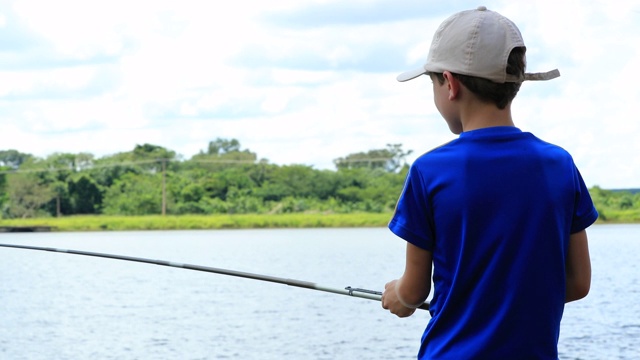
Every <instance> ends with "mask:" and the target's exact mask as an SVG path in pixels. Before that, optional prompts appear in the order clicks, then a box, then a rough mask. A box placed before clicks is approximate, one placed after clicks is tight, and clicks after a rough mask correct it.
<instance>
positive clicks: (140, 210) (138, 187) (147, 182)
mask: <svg viewBox="0 0 640 360" xmlns="http://www.w3.org/2000/svg"><path fill="white" fill-rule="evenodd" d="M161 181H162V180H161V177H160V175H158V174H133V173H127V174H124V175H123V176H122V177H121V178H119V179H117V180H116V181H115V182H114V183H113V185H112V186H111V187H109V188H108V189H107V191H106V193H105V196H104V200H103V205H104V207H103V213H104V214H108V215H152V214H154V215H157V214H160V213H161V212H162V193H161V191H160V188H161Z"/></svg>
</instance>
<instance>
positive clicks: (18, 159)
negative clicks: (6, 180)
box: [0, 150, 33, 169]
mask: <svg viewBox="0 0 640 360" xmlns="http://www.w3.org/2000/svg"><path fill="white" fill-rule="evenodd" d="M32 157H33V155H31V154H25V153H21V152H19V151H18V150H1V151H0V166H6V167H8V168H11V169H17V168H19V167H20V165H21V164H22V163H23V162H25V161H27V160H28V159H30V158H32Z"/></svg>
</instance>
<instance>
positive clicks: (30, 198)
mask: <svg viewBox="0 0 640 360" xmlns="http://www.w3.org/2000/svg"><path fill="white" fill-rule="evenodd" d="M410 153H411V151H404V150H403V149H402V145H400V144H388V145H387V146H386V148H383V149H375V150H369V151H366V152H359V153H354V154H349V155H347V156H345V157H341V158H338V159H335V160H334V164H335V166H336V170H319V169H314V168H313V167H312V166H308V165H300V164H293V165H276V164H272V163H270V162H269V161H268V160H266V159H258V156H257V154H256V153H254V152H251V151H250V150H249V149H243V148H242V147H241V145H240V142H239V141H238V140H236V139H222V138H218V139H216V140H213V141H210V142H209V144H208V146H207V148H206V149H205V150H201V151H200V152H199V153H198V154H196V155H194V156H192V157H191V158H189V159H183V158H182V157H181V156H180V155H178V154H176V152H175V151H173V150H170V149H167V148H164V147H162V146H158V145H152V144H143V145H136V146H135V148H134V149H133V150H132V151H127V152H121V153H117V154H114V155H109V156H105V157H101V158H96V157H94V156H93V155H92V154H90V153H78V154H71V153H54V154H51V155H49V156H47V157H46V158H39V157H36V156H33V155H31V154H27V153H22V152H19V151H18V150H13V149H12V150H3V151H0V209H1V214H2V217H3V218H32V217H46V216H67V215H84V214H105V215H151V214H175V215H179V214H221V213H224V214H242V213H292V212H306V211H315V212H333V213H347V212H355V211H365V212H384V211H390V210H392V209H393V207H394V205H395V201H396V200H397V197H398V195H399V192H400V191H401V189H402V184H403V181H404V177H405V175H406V171H407V168H408V166H407V164H406V161H405V158H406V156H407V155H409V154H410Z"/></svg>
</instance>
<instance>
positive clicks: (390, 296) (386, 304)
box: [382, 279, 416, 318]
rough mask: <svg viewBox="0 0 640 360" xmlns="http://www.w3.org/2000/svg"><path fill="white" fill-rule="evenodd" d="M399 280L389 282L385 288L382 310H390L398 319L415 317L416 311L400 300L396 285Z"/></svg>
mask: <svg viewBox="0 0 640 360" xmlns="http://www.w3.org/2000/svg"><path fill="white" fill-rule="evenodd" d="M397 284H398V280H397V279H396V280H393V281H390V282H388V283H387V284H386V285H385V286H384V292H383V293H382V308H383V309H386V310H389V311H390V312H391V313H392V314H395V315H396V316H398V317H401V318H403V317H407V316H411V315H413V313H414V312H415V311H416V309H412V308H408V307H406V306H404V305H402V303H401V302H400V300H398V295H397V294H398V293H397V291H396V285H397Z"/></svg>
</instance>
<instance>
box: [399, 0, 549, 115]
mask: <svg viewBox="0 0 640 360" xmlns="http://www.w3.org/2000/svg"><path fill="white" fill-rule="evenodd" d="M525 51H526V48H525V45H524V41H523V40H522V35H521V34H520V30H518V27H517V26H516V25H515V24H514V23H513V22H512V21H511V20H509V19H507V18H506V17H504V16H502V15H500V14H498V13H496V12H494V11H490V10H487V8H486V7H484V6H480V7H478V8H477V9H475V10H466V11H461V12H459V13H456V14H454V15H452V16H451V17H449V18H448V19H446V20H445V21H444V22H443V23H442V24H441V25H440V27H439V28H438V30H437V31H436V33H435V35H434V37H433V41H432V42H431V48H430V49H429V55H428V57H427V62H426V63H425V64H424V65H423V66H422V67H421V68H419V69H415V70H411V71H407V72H404V73H402V74H400V75H398V78H397V79H398V81H408V80H411V79H414V78H416V77H418V76H420V75H424V74H428V75H430V74H434V75H435V76H436V77H438V78H439V79H442V77H441V75H440V74H442V73H443V72H444V71H450V72H451V73H453V74H455V76H456V77H457V78H458V79H459V80H460V81H461V82H462V83H463V84H464V85H465V86H466V87H467V88H468V89H469V90H471V91H472V92H473V93H475V94H476V95H477V96H478V97H479V98H480V99H481V100H483V101H488V102H493V103H495V104H496V106H498V107H499V108H504V107H505V106H506V105H507V104H508V103H509V102H511V100H513V98H514V97H515V95H516V93H517V92H518V89H519V88H520V84H521V83H522V82H523V81H525V80H550V79H553V78H556V77H558V76H560V73H559V72H558V70H553V71H549V72H546V73H537V74H529V73H525V65H526V58H525Z"/></svg>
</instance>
